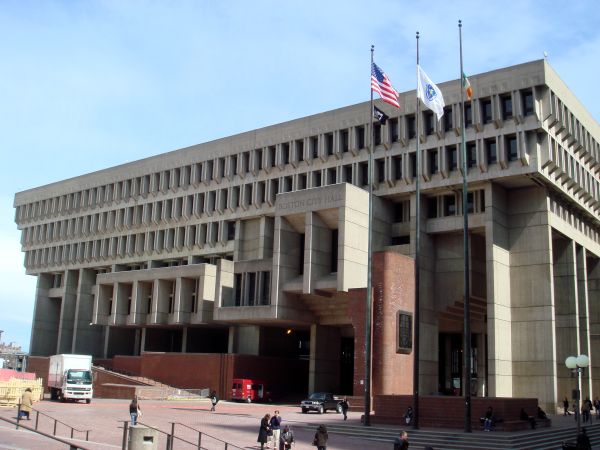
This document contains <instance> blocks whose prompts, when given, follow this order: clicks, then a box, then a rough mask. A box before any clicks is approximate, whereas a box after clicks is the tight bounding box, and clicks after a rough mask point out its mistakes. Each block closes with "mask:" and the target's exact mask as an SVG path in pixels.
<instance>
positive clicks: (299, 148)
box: [295, 139, 304, 161]
mask: <svg viewBox="0 0 600 450" xmlns="http://www.w3.org/2000/svg"><path fill="white" fill-rule="evenodd" d="M295 147H296V157H295V160H296V161H302V159H303V158H304V140H302V139H298V140H296V141H295Z"/></svg>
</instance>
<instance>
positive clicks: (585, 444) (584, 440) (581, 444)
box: [575, 428, 592, 450]
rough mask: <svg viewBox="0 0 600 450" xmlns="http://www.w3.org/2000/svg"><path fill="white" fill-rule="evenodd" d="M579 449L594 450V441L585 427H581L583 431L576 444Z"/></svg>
mask: <svg viewBox="0 0 600 450" xmlns="http://www.w3.org/2000/svg"><path fill="white" fill-rule="evenodd" d="M575 448H576V449H577V450H592V443H591V442H590V438H589V437H588V435H587V431H586V430H585V428H582V429H581V433H579V434H578V435H577V444H576V446H575Z"/></svg>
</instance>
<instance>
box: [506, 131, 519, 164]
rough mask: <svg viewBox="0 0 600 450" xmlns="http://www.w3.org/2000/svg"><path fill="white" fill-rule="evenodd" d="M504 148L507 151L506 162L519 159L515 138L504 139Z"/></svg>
mask: <svg viewBox="0 0 600 450" xmlns="http://www.w3.org/2000/svg"><path fill="white" fill-rule="evenodd" d="M506 148H507V150H508V160H509V161H516V160H517V158H518V157H519V155H518V152H517V137H516V136H508V137H507V138H506Z"/></svg>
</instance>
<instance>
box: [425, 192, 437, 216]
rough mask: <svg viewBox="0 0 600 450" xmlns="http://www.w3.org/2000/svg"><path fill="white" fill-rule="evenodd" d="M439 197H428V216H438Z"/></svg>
mask: <svg viewBox="0 0 600 450" xmlns="http://www.w3.org/2000/svg"><path fill="white" fill-rule="evenodd" d="M437 204H438V197H429V198H428V199H427V218H428V219H435V218H436V217H437Z"/></svg>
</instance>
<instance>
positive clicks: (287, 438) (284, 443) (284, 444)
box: [279, 425, 294, 450]
mask: <svg viewBox="0 0 600 450" xmlns="http://www.w3.org/2000/svg"><path fill="white" fill-rule="evenodd" d="M293 445H294V433H293V432H292V430H291V429H290V427H289V426H288V425H285V426H284V427H283V432H282V433H281V437H280V438H279V450H289V449H290V448H292V446H293Z"/></svg>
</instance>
